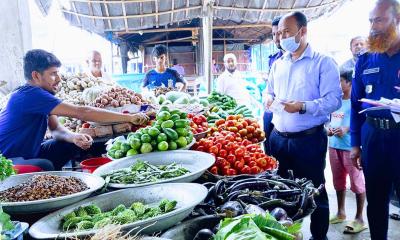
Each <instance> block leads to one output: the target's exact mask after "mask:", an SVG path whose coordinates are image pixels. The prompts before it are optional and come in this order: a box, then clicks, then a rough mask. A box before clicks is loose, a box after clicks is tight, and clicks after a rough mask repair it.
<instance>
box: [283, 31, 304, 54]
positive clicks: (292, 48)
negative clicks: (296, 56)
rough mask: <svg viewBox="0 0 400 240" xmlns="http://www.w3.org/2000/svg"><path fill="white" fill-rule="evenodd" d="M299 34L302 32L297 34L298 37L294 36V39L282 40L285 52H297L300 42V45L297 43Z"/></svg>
mask: <svg viewBox="0 0 400 240" xmlns="http://www.w3.org/2000/svg"><path fill="white" fill-rule="evenodd" d="M299 32H300V30H299V31H298V32H297V33H296V35H294V36H292V37H288V38H285V39H281V47H282V49H283V50H285V51H287V52H290V53H294V52H296V51H297V49H299V47H300V41H299V42H298V43H297V42H296V36H297V34H299Z"/></svg>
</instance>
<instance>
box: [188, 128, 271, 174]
mask: <svg viewBox="0 0 400 240" xmlns="http://www.w3.org/2000/svg"><path fill="white" fill-rule="evenodd" d="M192 149H193V150H197V151H201V152H207V153H210V154H212V155H213V156H215V158H216V161H215V164H214V165H213V166H212V167H211V168H210V169H209V170H210V172H211V173H213V174H215V175H228V176H232V175H238V174H258V173H260V172H264V171H267V170H272V169H276V167H277V162H276V160H275V159H274V158H273V157H270V156H268V155H266V154H265V153H264V152H263V150H262V149H261V147H260V146H259V145H258V144H254V143H252V142H251V141H250V140H248V139H244V138H243V137H242V135H241V134H240V133H238V132H237V133H234V132H230V131H227V130H222V131H220V132H214V133H213V134H212V135H211V136H210V137H208V138H204V139H201V140H200V141H198V142H197V143H196V144H195V145H194V146H193V148H192Z"/></svg>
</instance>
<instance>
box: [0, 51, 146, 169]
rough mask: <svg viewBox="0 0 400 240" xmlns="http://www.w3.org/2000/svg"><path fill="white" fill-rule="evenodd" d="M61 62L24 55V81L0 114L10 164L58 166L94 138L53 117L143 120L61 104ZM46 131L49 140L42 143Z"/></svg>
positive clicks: (0, 144)
mask: <svg viewBox="0 0 400 240" xmlns="http://www.w3.org/2000/svg"><path fill="white" fill-rule="evenodd" d="M60 66H61V62H60V61H59V60H58V59H57V57H56V56H54V55H53V54H51V53H49V52H46V51H44V50H40V49H35V50H31V51H29V52H27V53H26V55H25V56H24V76H25V79H26V85H24V86H21V87H19V88H17V89H16V90H15V91H14V92H13V93H12V94H11V96H10V99H9V100H8V102H7V105H6V107H5V108H4V109H2V111H1V112H0V152H1V153H2V154H3V155H4V156H5V157H6V158H11V159H12V160H13V163H14V164H19V165H34V166H37V167H39V168H41V169H42V170H44V171H51V170H61V167H62V166H63V165H64V164H65V163H66V162H67V161H69V160H70V159H71V157H73V156H74V155H75V154H76V153H77V151H78V150H79V149H88V148H90V146H91V145H92V138H91V137H90V136H89V135H86V134H79V133H73V132H70V131H68V130H67V129H66V128H64V127H63V126H62V125H61V124H60V123H59V122H58V119H57V116H66V117H72V118H77V119H81V120H83V121H93V122H103V123H109V122H132V123H134V124H143V123H144V122H146V121H147V119H148V118H147V117H146V116H144V115H143V114H137V115H127V114H120V113H114V112H110V111H106V110H102V109H97V108H92V107H80V106H75V105H71V104H68V103H63V102H62V101H61V100H60V99H58V98H56V97H55V96H54V95H55V93H56V92H57V90H58V88H59V83H60V80H61V79H60V76H59V73H58V68H59V67H60ZM47 129H49V130H50V132H51V133H52V136H53V139H52V140H48V141H45V142H44V141H43V139H44V135H45V133H46V130H47Z"/></svg>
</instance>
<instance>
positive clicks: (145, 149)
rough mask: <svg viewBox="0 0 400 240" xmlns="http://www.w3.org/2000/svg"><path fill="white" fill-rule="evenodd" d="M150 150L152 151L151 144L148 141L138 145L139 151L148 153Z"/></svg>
mask: <svg viewBox="0 0 400 240" xmlns="http://www.w3.org/2000/svg"><path fill="white" fill-rule="evenodd" d="M151 151H153V147H152V146H151V144H150V143H143V144H142V146H141V147H140V152H141V153H149V152H151Z"/></svg>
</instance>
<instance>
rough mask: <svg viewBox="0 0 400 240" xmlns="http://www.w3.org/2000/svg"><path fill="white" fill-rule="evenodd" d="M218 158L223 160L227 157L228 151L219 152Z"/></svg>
mask: <svg viewBox="0 0 400 240" xmlns="http://www.w3.org/2000/svg"><path fill="white" fill-rule="evenodd" d="M219 156H220V157H223V158H224V157H226V156H228V151H226V150H225V149H221V150H219Z"/></svg>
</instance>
